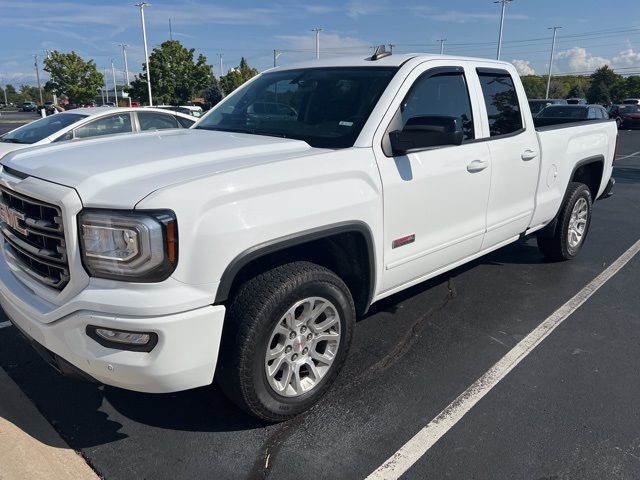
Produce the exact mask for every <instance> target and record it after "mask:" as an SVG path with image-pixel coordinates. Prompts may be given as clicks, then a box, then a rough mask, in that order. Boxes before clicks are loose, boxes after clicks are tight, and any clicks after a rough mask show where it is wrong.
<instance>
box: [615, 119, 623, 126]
mask: <svg viewBox="0 0 640 480" xmlns="http://www.w3.org/2000/svg"><path fill="white" fill-rule="evenodd" d="M616 125H617V126H618V128H622V119H621V118H620V117H616Z"/></svg>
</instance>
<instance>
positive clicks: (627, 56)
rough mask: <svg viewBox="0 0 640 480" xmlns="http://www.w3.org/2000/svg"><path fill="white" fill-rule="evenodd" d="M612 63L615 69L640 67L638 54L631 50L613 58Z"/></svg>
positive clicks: (639, 55) (639, 54) (639, 53)
mask: <svg viewBox="0 0 640 480" xmlns="http://www.w3.org/2000/svg"><path fill="white" fill-rule="evenodd" d="M612 63H613V65H614V66H615V67H637V66H640V52H636V51H634V50H633V48H628V49H627V50H624V51H622V52H620V53H618V55H616V56H615V57H613V61H612Z"/></svg>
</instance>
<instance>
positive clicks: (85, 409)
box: [0, 239, 544, 450]
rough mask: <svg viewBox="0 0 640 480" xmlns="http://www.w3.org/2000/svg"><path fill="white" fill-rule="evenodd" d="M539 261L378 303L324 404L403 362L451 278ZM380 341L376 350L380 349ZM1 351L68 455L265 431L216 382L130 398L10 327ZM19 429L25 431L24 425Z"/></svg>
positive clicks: (450, 295) (517, 250)
mask: <svg viewBox="0 0 640 480" xmlns="http://www.w3.org/2000/svg"><path fill="white" fill-rule="evenodd" d="M543 262H544V260H543V257H542V255H540V253H538V250H537V248H536V247H535V241H534V240H531V239H529V240H522V241H519V242H516V243H515V244H512V245H510V246H507V247H505V248H502V249H500V250H497V251H496V252H493V253H491V254H489V255H487V256H485V257H481V258H479V259H478V260H475V261H473V262H470V263H468V264H466V265H463V266H461V267H459V268H456V269H454V270H452V271H451V272H448V273H445V274H443V275H440V276H438V277H435V278H433V279H431V280H429V281H426V282H424V283H421V284H419V285H416V286H415V287H412V288H410V289H408V290H405V291H403V292H400V293H398V294H396V295H393V296H392V297H389V298H386V299H384V300H382V301H380V302H378V303H377V304H375V305H374V306H373V307H372V309H371V311H370V312H369V313H368V314H367V315H366V316H365V317H364V318H362V319H360V320H359V321H358V325H360V324H362V323H364V324H368V325H369V326H370V324H371V322H377V325H376V328H375V329H373V330H375V331H376V332H377V334H376V335H377V336H373V337H372V336H368V334H367V333H366V332H365V330H366V331H371V330H372V329H371V328H362V329H361V331H360V332H359V331H356V335H355V338H356V340H355V342H354V346H353V347H352V352H351V357H350V359H349V360H348V361H347V364H346V366H345V369H344V371H343V373H342V374H341V376H340V377H339V380H338V382H336V385H335V387H334V390H336V391H335V392H330V394H329V395H328V396H327V397H328V398H327V401H328V402H330V403H331V402H332V401H333V400H332V398H333V399H335V397H336V395H339V394H340V390H343V389H352V388H353V387H356V388H360V387H363V386H364V385H360V386H358V385H355V383H358V384H359V383H361V382H359V381H356V380H355V379H356V378H362V375H361V373H362V372H363V371H365V372H369V373H370V375H367V376H365V377H370V378H369V380H371V378H375V377H376V376H377V375H378V374H380V373H381V372H382V371H384V370H386V369H387V368H389V367H390V366H392V365H393V364H394V363H395V362H397V361H398V360H399V359H400V358H402V357H403V356H404V355H405V354H406V353H407V352H408V351H409V350H410V349H411V347H412V345H413V343H412V338H413V337H415V335H413V334H414V333H418V332H419V331H420V329H422V328H424V326H425V325H426V324H427V323H428V319H429V316H430V312H436V311H440V310H442V309H443V308H445V307H446V305H447V303H448V302H449V301H451V300H452V299H454V298H455V296H456V292H455V287H453V286H452V279H455V277H458V276H460V275H461V274H463V273H465V272H466V271H468V270H471V269H474V268H476V267H478V266H479V265H504V264H539V263H543ZM417 296H422V297H424V298H420V299H419V300H420V304H421V308H423V311H424V314H423V315H421V317H420V318H418V319H415V318H412V317H411V316H409V315H402V314H401V315H396V313H399V312H400V313H401V309H402V307H403V303H404V302H406V301H409V300H412V301H415V300H416V297H417ZM398 327H399V328H398ZM381 341H382V344H380V343H379V342H381ZM374 345H375V346H376V347H378V348H379V347H383V349H384V351H386V354H385V355H375V356H372V355H370V354H369V352H370V351H372V350H374V348H373V346H374ZM0 346H2V348H0V366H1V367H2V368H4V369H5V370H6V371H7V373H8V374H9V375H10V376H11V377H12V378H13V380H14V381H15V382H16V383H17V384H18V385H19V386H20V388H21V389H22V390H23V392H24V393H25V394H26V395H27V396H28V397H29V398H30V399H31V400H32V401H33V402H34V403H35V405H36V407H37V408H38V409H39V410H40V412H41V413H42V414H43V415H44V417H45V418H46V419H47V420H48V421H49V422H50V423H51V424H52V425H53V426H54V428H55V429H56V430H57V431H58V433H59V434H60V435H61V437H62V438H63V439H64V440H65V441H66V442H67V443H68V444H69V446H70V447H72V448H73V449H75V450H83V449H90V448H92V447H96V446H99V445H104V444H107V443H111V442H116V441H119V440H122V439H125V438H128V437H129V436H132V435H137V433H138V432H141V429H144V427H145V426H152V427H155V428H160V429H164V430H177V431H185V432H231V431H245V430H247V431H248V430H254V429H265V427H268V426H269V424H268V423H266V422H262V421H259V420H256V419H254V418H252V417H250V416H249V415H247V414H245V413H244V412H243V411H241V410H240V409H238V408H237V407H236V406H235V405H233V404H232V403H231V402H230V401H228V400H227V399H226V397H224V396H223V394H222V393H221V392H220V390H219V389H218V388H217V387H216V384H215V382H214V385H213V386H212V387H202V388H198V389H194V390H189V391H185V392H178V393H175V394H145V393H137V392H130V391H126V390H122V389H118V388H114V387H108V386H98V385H95V384H90V383H84V382H82V381H78V380H74V379H70V378H66V377H63V376H61V375H59V374H58V373H56V372H55V371H53V370H52V369H51V368H50V367H49V366H47V365H46V364H45V363H44V362H43V361H42V360H41V359H40V357H38V356H37V354H36V353H35V352H34V351H33V349H32V348H31V347H30V345H28V344H27V342H26V341H25V340H24V339H23V338H22V337H21V336H20V335H19V333H18V332H17V331H16V329H15V328H7V329H4V330H0ZM381 358H382V360H381ZM366 383H369V382H368V381H367V382H366ZM323 402H324V400H323V401H322V402H321V404H322V403H323ZM317 411H319V410H318V409H312V411H310V412H308V413H307V414H306V415H314V414H315V413H316V412H317ZM306 415H305V416H306ZM136 424H140V425H136ZM283 425H286V424H283ZM19 426H20V425H19ZM24 427H25V428H28V426H27V425H25V426H24ZM269 431H270V430H269ZM276 431H278V430H276ZM29 433H31V432H29ZM33 433H34V435H37V433H35V432H33ZM145 435H148V433H146V434H145ZM154 435H155V434H154ZM158 435H162V434H160V433H158ZM39 440H40V441H42V442H44V443H47V442H48V441H50V440H48V439H46V438H42V439H39ZM281 440H282V441H283V440H284V439H281Z"/></svg>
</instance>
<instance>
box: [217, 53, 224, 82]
mask: <svg viewBox="0 0 640 480" xmlns="http://www.w3.org/2000/svg"><path fill="white" fill-rule="evenodd" d="M217 55H218V58H219V59H220V76H221V77H222V76H223V75H224V70H223V69H222V55H224V53H218V54H217Z"/></svg>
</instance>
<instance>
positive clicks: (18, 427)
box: [0, 368, 99, 480]
mask: <svg viewBox="0 0 640 480" xmlns="http://www.w3.org/2000/svg"><path fill="white" fill-rule="evenodd" d="M44 478H46V479H48V480H69V479H74V480H85V479H86V480H98V479H99V477H98V476H97V475H96V473H95V472H94V471H93V470H92V469H91V467H89V465H87V463H86V462H85V461H84V460H83V459H82V457H81V456H80V455H78V454H77V453H76V452H75V451H73V450H72V449H71V448H69V446H68V445H67V444H66V442H65V441H64V440H62V438H60V436H59V435H58V434H57V433H56V431H55V430H54V429H53V427H52V426H51V425H50V424H49V423H48V422H47V421H46V420H45V419H44V417H43V416H42V415H41V414H40V412H38V410H37V409H36V407H35V406H34V405H33V404H32V403H31V401H30V400H29V399H28V398H27V397H26V396H25V394H24V393H22V391H21V390H20V388H18V386H17V385H16V384H15V383H14V382H13V380H11V378H9V376H8V375H7V374H6V372H5V371H4V370H3V369H2V368H0V480H31V479H34V480H36V479H38V480H40V479H44Z"/></svg>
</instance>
